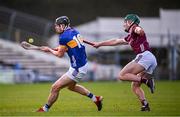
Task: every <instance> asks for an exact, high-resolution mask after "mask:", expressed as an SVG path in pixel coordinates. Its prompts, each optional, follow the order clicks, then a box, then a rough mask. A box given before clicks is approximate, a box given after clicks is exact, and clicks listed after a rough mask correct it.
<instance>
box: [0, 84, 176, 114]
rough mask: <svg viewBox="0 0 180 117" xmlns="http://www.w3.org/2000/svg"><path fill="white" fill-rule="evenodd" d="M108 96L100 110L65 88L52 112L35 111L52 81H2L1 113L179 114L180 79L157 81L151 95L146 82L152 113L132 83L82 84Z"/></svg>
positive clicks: (89, 101)
mask: <svg viewBox="0 0 180 117" xmlns="http://www.w3.org/2000/svg"><path fill="white" fill-rule="evenodd" d="M80 84H82V85H83V86H85V87H86V88H88V89H89V90H90V91H91V92H93V93H94V94H97V95H102V96H103V97H104V101H103V110H102V111H100V112H98V111H97V110H96V107H95V105H94V104H93V103H92V102H91V100H90V99H88V98H87V97H84V96H81V95H78V94H76V93H73V92H70V91H69V90H67V89H64V90H62V91H61V92H60V96H59V99H58V100H57V102H56V103H55V104H54V106H53V107H52V108H51V110H50V111H49V112H48V113H36V112H35V110H36V109H38V108H39V107H40V106H42V105H43V104H45V103H46V100H47V97H48V94H49V90H50V87H51V84H50V83H48V84H16V85H3V84H0V116H3V115H6V116H12V115H15V116H54V115H58V116H60V115H61V116H65V115H68V116H118V115H123V116H169V115H171V116H177V115H180V82H179V81H176V82H170V81H162V82H157V83H156V92H155V94H151V93H150V91H149V89H148V88H147V87H146V86H144V85H143V89H144V90H145V93H146V97H147V100H148V101H149V103H150V106H151V111H150V112H140V111H139V110H140V103H139V102H138V100H137V98H136V96H135V95H134V94H133V93H132V92H131V90H130V87H131V86H130V83H129V82H123V83H122V82H96V83H93V82H92V83H80Z"/></svg>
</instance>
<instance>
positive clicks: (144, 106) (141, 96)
mask: <svg viewBox="0 0 180 117" xmlns="http://www.w3.org/2000/svg"><path fill="white" fill-rule="evenodd" d="M140 86H141V83H140V82H132V84H131V88H132V91H133V92H134V93H135V94H136V96H137V97H138V99H139V100H140V102H141V104H142V108H141V111H150V108H149V104H148V102H147V100H146V98H145V94H144V91H143V89H142V88H141V87H140Z"/></svg>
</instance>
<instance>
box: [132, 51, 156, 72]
mask: <svg viewBox="0 0 180 117" xmlns="http://www.w3.org/2000/svg"><path fill="white" fill-rule="evenodd" d="M133 61H135V62H137V63H138V64H140V65H142V66H143V67H144V68H145V70H146V72H147V73H149V74H152V73H153V71H154V69H155V68H156V66H157V61H156V58H155V56H154V55H153V54H152V53H151V52H150V51H145V52H143V53H140V54H138V55H137V56H136V58H135V59H134V60H133Z"/></svg>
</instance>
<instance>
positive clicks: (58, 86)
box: [37, 75, 74, 112]
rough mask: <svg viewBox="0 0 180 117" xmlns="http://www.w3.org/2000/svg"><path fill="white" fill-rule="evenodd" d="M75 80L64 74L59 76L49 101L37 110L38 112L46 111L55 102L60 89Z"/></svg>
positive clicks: (52, 88)
mask: <svg viewBox="0 0 180 117" xmlns="http://www.w3.org/2000/svg"><path fill="white" fill-rule="evenodd" d="M73 82H74V81H73V80H71V79H70V78H68V77H67V76H66V75H63V76H62V77H61V78H59V79H58V80H57V81H56V82H55V83H54V84H53V85H52V87H51V92H50V94H49V97H48V102H47V104H45V105H44V106H43V107H42V108H40V109H39V110H37V112H46V111H48V110H49V108H50V107H51V106H52V105H53V104H54V102H55V101H56V100H57V98H58V96H59V91H60V90H61V89H63V88H64V87H66V86H68V85H69V84H71V83H73Z"/></svg>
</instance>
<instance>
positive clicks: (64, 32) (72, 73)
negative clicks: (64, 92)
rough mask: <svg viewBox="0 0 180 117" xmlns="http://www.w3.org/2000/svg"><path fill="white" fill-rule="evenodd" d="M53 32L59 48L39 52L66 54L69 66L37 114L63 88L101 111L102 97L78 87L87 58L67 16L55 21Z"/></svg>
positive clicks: (81, 41)
mask: <svg viewBox="0 0 180 117" xmlns="http://www.w3.org/2000/svg"><path fill="white" fill-rule="evenodd" d="M55 30H56V32H57V33H58V34H59V46H58V47H57V49H56V50H54V49H51V48H49V47H47V46H42V47H41V50H42V51H45V52H51V53H52V54H54V55H55V56H58V57H62V56H63V55H64V53H66V52H67V54H68V56H69V58H70V62H71V66H70V68H69V70H68V71H67V72H66V73H65V74H64V75H62V76H61V77H60V78H59V79H58V80H57V81H56V82H55V83H54V84H53V85H52V88H51V92H50V94H49V97H48V101H47V103H46V104H45V105H44V106H43V107H41V108H39V109H38V110H37V112H47V111H48V110H49V109H50V107H51V106H52V105H53V104H54V103H55V101H56V100H57V98H58V95H59V92H60V91H61V89H63V88H64V87H67V88H68V89H69V90H71V91H74V92H77V93H79V94H81V95H84V96H87V97H89V98H90V99H91V100H92V101H93V102H94V103H95V104H96V106H97V109H98V111H100V110H101V109H102V99H103V97H102V96H95V95H93V94H92V93H91V92H90V91H89V90H88V89H86V88H85V87H83V86H81V85H78V84H77V82H79V81H80V79H82V78H83V77H84V76H85V75H86V73H87V66H88V65H87V57H86V52H85V46H84V44H83V38H82V37H81V35H80V34H79V32H78V31H76V30H75V29H74V28H71V27H70V20H69V18H68V17H67V16H61V17H58V18H57V19H56V21H55Z"/></svg>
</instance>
